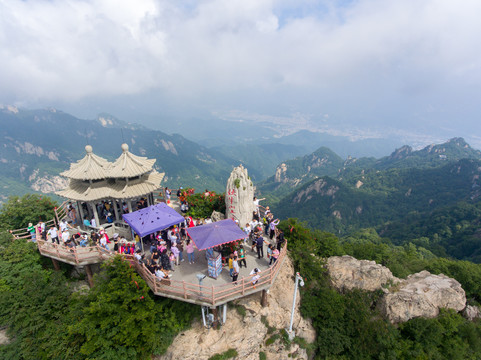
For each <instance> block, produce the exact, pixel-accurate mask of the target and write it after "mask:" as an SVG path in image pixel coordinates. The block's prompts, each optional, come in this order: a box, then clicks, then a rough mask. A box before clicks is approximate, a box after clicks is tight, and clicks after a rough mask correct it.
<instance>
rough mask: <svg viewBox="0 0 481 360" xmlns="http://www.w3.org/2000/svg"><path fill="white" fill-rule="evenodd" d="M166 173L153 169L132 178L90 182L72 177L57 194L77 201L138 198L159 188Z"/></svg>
mask: <svg viewBox="0 0 481 360" xmlns="http://www.w3.org/2000/svg"><path fill="white" fill-rule="evenodd" d="M164 175H165V174H164V173H158V172H156V171H155V170H153V171H152V172H151V173H149V174H145V175H142V176H140V177H139V178H136V179H130V180H126V179H107V180H101V181H96V182H92V183H89V182H85V181H81V180H76V179H71V180H70V181H69V185H68V186H67V188H66V189H64V190H60V191H57V192H56V194H57V195H60V196H63V197H66V198H68V199H72V200H76V201H97V200H102V199H108V198H113V199H119V200H120V199H130V198H137V197H141V196H144V195H147V194H150V193H151V192H154V191H155V190H157V189H158V188H159V187H160V182H161V181H162V179H163V178H164Z"/></svg>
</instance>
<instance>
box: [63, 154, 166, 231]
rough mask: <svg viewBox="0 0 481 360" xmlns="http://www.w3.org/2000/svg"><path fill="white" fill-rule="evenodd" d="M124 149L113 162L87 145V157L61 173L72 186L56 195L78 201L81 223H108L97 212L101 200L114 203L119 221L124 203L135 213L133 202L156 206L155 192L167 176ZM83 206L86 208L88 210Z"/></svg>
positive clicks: (150, 162)
mask: <svg viewBox="0 0 481 360" xmlns="http://www.w3.org/2000/svg"><path fill="white" fill-rule="evenodd" d="M121 148H122V154H121V155H120V156H119V158H118V159H117V160H115V162H113V163H111V162H109V161H107V160H106V159H104V158H102V157H100V156H97V155H95V154H94V153H93V150H92V146H90V145H87V146H85V152H86V155H85V157H84V158H82V159H81V160H79V161H78V162H76V163H72V164H71V165H70V169H69V170H66V171H64V172H62V173H61V174H60V175H62V176H65V177H66V178H68V179H69V183H68V186H67V187H66V188H65V189H63V190H60V191H57V192H56V194H57V195H60V196H62V197H65V198H67V199H69V200H71V201H75V202H77V208H78V209H79V215H80V219H81V223H82V224H83V221H84V219H91V218H95V221H96V223H97V226H100V224H101V223H103V222H105V221H100V220H101V218H100V217H99V215H101V214H99V213H98V211H97V204H98V203H99V202H101V201H111V207H112V208H113V211H112V210H110V212H111V213H112V214H115V220H116V221H122V203H123V202H125V203H126V204H127V207H128V209H129V212H132V202H136V201H137V200H139V199H141V198H146V199H147V205H152V204H153V203H154V196H153V193H154V192H155V191H156V190H158V189H159V188H160V183H161V181H162V179H163V178H164V175H165V174H164V173H158V172H157V171H155V170H154V169H153V166H154V163H155V161H156V160H155V159H148V158H146V157H141V156H137V155H134V154H132V153H131V152H129V146H128V145H127V144H122V147H121ZM82 203H85V204H86V205H87V206H86V209H84V207H83V206H82ZM85 210H86V211H87V212H88V214H85V213H84V212H85ZM87 216H88V217H87ZM102 220H103V218H102Z"/></svg>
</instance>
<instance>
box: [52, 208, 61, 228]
mask: <svg viewBox="0 0 481 360" xmlns="http://www.w3.org/2000/svg"><path fill="white" fill-rule="evenodd" d="M53 211H54V212H55V217H56V218H57V224H56V225H57V226H58V224H60V220H59V219H58V213H57V207H56V206H55V207H54V208H53Z"/></svg>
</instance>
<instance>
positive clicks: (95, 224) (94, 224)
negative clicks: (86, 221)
mask: <svg viewBox="0 0 481 360" xmlns="http://www.w3.org/2000/svg"><path fill="white" fill-rule="evenodd" d="M90 224H92V227H97V221H95V217H93V218H92V220H90Z"/></svg>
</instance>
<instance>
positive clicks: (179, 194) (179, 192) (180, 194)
mask: <svg viewBox="0 0 481 360" xmlns="http://www.w3.org/2000/svg"><path fill="white" fill-rule="evenodd" d="M181 196H182V186H181V187H180V188H179V189H178V190H177V198H180V197H181Z"/></svg>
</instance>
